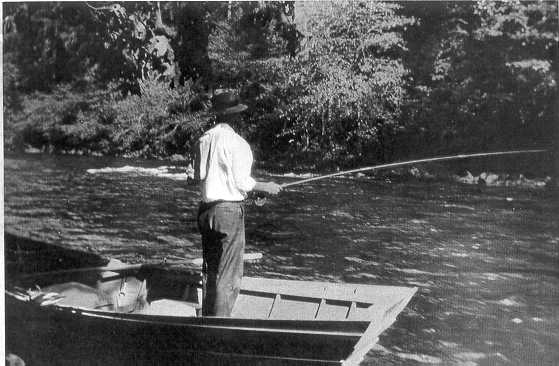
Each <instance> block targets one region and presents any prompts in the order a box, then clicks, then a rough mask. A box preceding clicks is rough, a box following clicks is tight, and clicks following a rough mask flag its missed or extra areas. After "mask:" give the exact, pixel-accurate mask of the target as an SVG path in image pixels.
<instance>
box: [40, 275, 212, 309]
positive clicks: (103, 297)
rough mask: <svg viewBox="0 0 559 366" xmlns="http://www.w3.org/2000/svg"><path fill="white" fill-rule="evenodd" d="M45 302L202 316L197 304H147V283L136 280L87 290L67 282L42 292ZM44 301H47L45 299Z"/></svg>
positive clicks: (161, 301) (164, 301) (153, 301)
mask: <svg viewBox="0 0 559 366" xmlns="http://www.w3.org/2000/svg"><path fill="white" fill-rule="evenodd" d="M41 291H42V293H44V294H49V296H47V297H46V299H49V300H50V302H51V303H52V302H55V303H56V304H57V305H60V306H68V307H78V308H86V309H94V310H103V311H111V312H121V313H137V314H147V315H165V316H181V317H190V316H193V317H195V316H197V314H199V313H200V309H201V306H200V304H199V303H198V302H193V301H185V300H180V299H170V298H159V299H150V300H151V301H148V296H147V293H148V290H147V288H146V280H143V281H142V280H138V279H136V278H135V277H126V278H120V279H117V280H112V281H105V282H101V281H99V282H97V284H96V286H95V287H93V286H88V285H85V284H83V283H79V282H65V283H60V284H55V285H51V286H47V287H43V288H42V289H41ZM43 298H45V297H44V296H43Z"/></svg>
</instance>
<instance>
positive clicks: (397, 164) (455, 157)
mask: <svg viewBox="0 0 559 366" xmlns="http://www.w3.org/2000/svg"><path fill="white" fill-rule="evenodd" d="M542 152H547V150H543V149H540V150H512V151H496V152H487V153H476V154H459V155H449V156H440V157H435V158H424V159H417V160H408V161H400V162H395V163H389V164H381V165H374V166H368V167H364V168H358V169H351V170H345V171H343V172H336V173H331V174H326V175H321V176H319V177H313V178H307V179H301V180H298V181H296V182H291V183H284V184H281V185H280V186H281V187H282V188H286V187H293V186H296V185H300V184H303V183H308V182H314V181H317V180H322V179H326V178H332V177H337V176H340V175H346V174H352V173H359V172H365V171H369V170H378V169H384V168H395V167H400V166H405V165H411V164H420V163H430V162H434V161H445V160H459V159H469V158H479V157H485V156H497V155H517V154H534V153H542Z"/></svg>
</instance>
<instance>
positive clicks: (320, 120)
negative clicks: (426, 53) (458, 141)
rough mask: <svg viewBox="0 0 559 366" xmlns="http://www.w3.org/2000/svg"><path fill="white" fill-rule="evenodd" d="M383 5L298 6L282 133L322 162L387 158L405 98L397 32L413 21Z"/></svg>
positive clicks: (402, 48) (393, 6)
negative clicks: (297, 44)
mask: <svg viewBox="0 0 559 366" xmlns="http://www.w3.org/2000/svg"><path fill="white" fill-rule="evenodd" d="M398 8H399V5H397V4H394V3H380V2H350V1H344V2H324V3H306V2H301V3H296V6H295V23H296V24H297V30H298V31H300V32H301V33H302V34H303V37H304V38H303V40H302V45H301V52H300V53H299V54H298V55H297V56H296V57H295V58H293V59H292V60H288V61H286V63H285V65H284V66H285V67H286V71H285V75H286V79H285V81H284V85H282V89H283V90H282V97H283V98H284V103H282V105H283V107H282V108H281V111H280V116H281V117H280V120H281V121H282V123H283V126H284V127H283V128H282V131H281V136H282V138H283V141H285V142H286V143H287V144H288V146H291V147H292V149H293V148H294V150H301V151H303V152H306V153H309V154H310V156H312V158H311V159H313V160H314V159H315V156H313V155H315V154H319V155H321V157H322V160H323V161H328V160H330V161H337V162H339V163H340V162H342V163H343V162H344V161H345V163H346V164H348V163H355V162H356V161H360V160H364V159H365V160H385V159H387V158H389V157H388V156H385V154H390V151H389V149H390V140H391V139H392V137H393V134H394V133H395V132H396V131H397V130H398V129H399V128H400V125H399V121H398V118H399V115H400V109H401V105H402V102H403V101H404V97H405V90H404V88H403V85H404V84H405V82H406V81H405V77H406V70H405V68H404V67H403V64H402V62H401V56H402V54H403V53H404V52H405V50H406V49H405V45H404V40H403V38H402V35H401V32H402V31H403V29H404V28H405V27H406V26H408V25H409V24H412V23H413V19H412V18H408V17H403V16H399V15H397V13H396V10H397V9H398Z"/></svg>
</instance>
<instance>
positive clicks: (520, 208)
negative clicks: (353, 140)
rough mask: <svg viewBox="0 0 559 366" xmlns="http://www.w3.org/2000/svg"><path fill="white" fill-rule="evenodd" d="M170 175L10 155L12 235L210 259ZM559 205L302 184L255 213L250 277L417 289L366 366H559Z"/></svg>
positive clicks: (360, 185)
mask: <svg viewBox="0 0 559 366" xmlns="http://www.w3.org/2000/svg"><path fill="white" fill-rule="evenodd" d="M171 165H173V164H172V163H168V162H167V163H165V162H157V161H130V160H118V159H108V158H85V157H70V156H62V157H52V156H44V155H24V156H7V157H6V158H5V160H4V179H5V212H4V213H5V218H4V219H5V228H6V230H9V231H10V232H12V233H15V234H19V235H25V236H28V237H31V238H34V239H39V240H47V241H51V242H56V243H62V244H65V245H68V246H71V247H77V248H80V249H85V250H90V251H94V252H97V253H100V254H103V255H107V256H111V257H115V258H118V259H121V260H124V261H127V262H144V261H149V262H157V261H160V260H162V259H163V258H166V259H167V261H169V262H177V263H178V262H182V261H185V260H190V259H193V258H197V257H200V256H201V244H200V238H199V235H198V232H197V228H196V220H195V213H196V209H197V204H198V200H199V196H198V193H197V191H196V188H195V187H191V186H188V185H187V184H186V182H185V181H184V177H185V174H184V171H185V169H184V168H181V167H177V168H173V167H171ZM124 166H130V167H132V168H124V169H123V168H122V167H124ZM107 168H108V169H107ZM88 170H89V172H88ZM267 178H270V177H267ZM273 179H275V180H277V181H279V182H287V181H291V179H289V178H287V177H273ZM558 201H559V200H558V199H557V196H554V195H553V194H552V193H551V192H550V191H549V190H546V189H543V188H530V189H527V188H511V187H480V186H470V185H463V184H458V183H449V182H437V181H434V180H431V181H407V182H403V181H400V182H394V181H392V182H390V181H389V180H374V179H370V178H366V177H362V178H351V179H350V178H340V179H329V180H323V181H318V182H315V183H311V184H307V185H301V186H296V187H293V189H290V190H288V191H284V192H282V193H281V194H280V196H278V197H276V198H274V199H272V200H269V202H268V203H267V204H266V205H264V206H255V205H252V206H249V207H247V222H246V225H247V252H260V253H263V259H262V260H261V261H260V262H257V263H252V264H248V265H247V266H246V269H245V274H248V275H252V276H261V277H271V278H286V279H303V280H326V281H334V282H354V283H366V284H384V285H399V286H417V287H418V288H419V290H418V293H417V294H416V296H415V298H414V299H413V300H412V301H411V302H410V304H409V306H408V307H407V308H406V310H404V312H403V313H401V314H400V316H399V318H398V320H397V321H396V323H395V324H394V325H393V326H392V327H391V328H390V329H389V330H387V331H386V332H385V333H384V334H383V335H382V336H381V338H380V340H379V343H378V345H377V346H375V348H374V349H373V350H372V351H371V352H370V353H369V354H368V356H367V358H366V360H365V362H364V365H462V366H474V365H538V366H540V365H553V364H559V202H558Z"/></svg>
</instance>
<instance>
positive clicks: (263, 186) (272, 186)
mask: <svg viewBox="0 0 559 366" xmlns="http://www.w3.org/2000/svg"><path fill="white" fill-rule="evenodd" d="M281 189H282V188H281V186H280V185H279V184H277V183H275V182H256V184H255V185H254V188H253V189H252V190H253V191H258V192H266V193H268V194H273V195H276V194H278V193H279V192H280V191H281Z"/></svg>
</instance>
